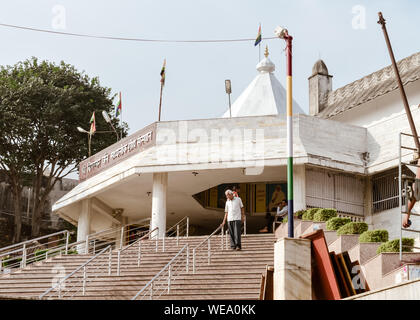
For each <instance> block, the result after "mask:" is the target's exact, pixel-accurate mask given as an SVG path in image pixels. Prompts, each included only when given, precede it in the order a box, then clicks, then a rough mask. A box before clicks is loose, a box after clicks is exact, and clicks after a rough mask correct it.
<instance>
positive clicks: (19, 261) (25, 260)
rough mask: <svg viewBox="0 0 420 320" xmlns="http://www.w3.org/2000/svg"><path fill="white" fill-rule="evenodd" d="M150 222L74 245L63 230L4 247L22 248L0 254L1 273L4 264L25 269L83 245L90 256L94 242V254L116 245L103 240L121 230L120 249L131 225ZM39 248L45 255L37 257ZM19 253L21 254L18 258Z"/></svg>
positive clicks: (104, 232)
mask: <svg viewBox="0 0 420 320" xmlns="http://www.w3.org/2000/svg"><path fill="white" fill-rule="evenodd" d="M149 220H150V218H143V219H140V220H137V221H135V222H131V223H127V224H125V225H123V226H122V227H114V228H108V229H105V230H101V231H98V232H95V233H92V234H89V235H88V236H87V238H86V239H85V240H81V241H76V242H72V243H69V236H70V232H69V231H68V230H63V231H59V232H55V233H52V234H49V235H45V236H42V237H38V238H35V239H31V240H26V241H23V242H21V243H17V244H13V245H10V246H7V247H4V248H2V249H0V252H2V251H5V250H7V249H11V248H15V247H19V246H22V247H21V248H18V249H15V250H12V251H6V252H3V253H1V254H0V272H1V271H2V270H3V264H5V263H7V268H9V269H11V270H12V269H15V268H24V267H26V265H27V264H29V263H32V262H38V261H42V260H44V259H48V258H49V257H52V256H54V255H58V254H60V255H61V254H67V253H68V252H69V251H72V250H74V249H75V248H76V247H79V246H83V245H84V249H85V250H84V253H85V254H88V253H89V248H90V243H91V242H93V248H94V250H93V253H94V254H95V251H96V250H97V249H99V248H103V247H104V246H106V245H108V244H114V243H115V244H116V242H117V240H116V239H112V240H109V239H107V240H105V241H102V240H103V238H106V237H109V238H113V237H112V236H115V235H116V234H117V233H119V232H120V230H121V237H120V239H119V240H121V243H120V247H122V242H123V241H124V239H125V237H124V236H125V234H124V230H125V229H126V228H127V227H128V226H130V225H133V224H139V223H142V222H145V221H149ZM149 226H150V224H143V225H141V226H139V227H137V228H135V229H131V230H130V231H133V230H136V229H140V228H147V227H149ZM60 234H65V235H66V237H65V238H63V239H57V240H53V241H49V242H46V243H42V244H36V245H33V246H27V244H31V243H33V242H35V241H38V240H42V239H45V238H49V237H53V236H56V235H60ZM64 240H65V243H64V244H62V245H61V244H58V245H56V246H53V247H49V248H48V245H50V244H51V243H57V242H61V241H64ZM97 241H102V243H101V244H100V246H99V247H96V242H97ZM41 246H42V247H41ZM45 246H46V247H45ZM43 247H44V248H43ZM37 248H41V249H45V250H46V252H45V254H42V255H35V250H36V249H37ZM78 249H79V248H77V251H79V250H78ZM30 250H33V252H32V253H30V254H27V252H28V251H30ZM17 253H21V254H20V255H18V256H16V254H17ZM79 253H80V252H79ZM13 255H15V256H13ZM9 256H11V257H9ZM4 257H9V258H6V259H4Z"/></svg>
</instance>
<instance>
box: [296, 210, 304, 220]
mask: <svg viewBox="0 0 420 320" xmlns="http://www.w3.org/2000/svg"><path fill="white" fill-rule="evenodd" d="M305 212H306V210H299V211H297V212H295V216H296V217H297V218H298V219H302V216H303V215H304V214H305Z"/></svg>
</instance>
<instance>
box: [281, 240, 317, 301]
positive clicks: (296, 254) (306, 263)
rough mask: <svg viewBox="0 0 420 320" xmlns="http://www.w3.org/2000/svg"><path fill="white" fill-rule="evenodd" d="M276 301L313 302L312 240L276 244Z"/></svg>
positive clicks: (282, 241) (286, 241) (287, 241)
mask: <svg viewBox="0 0 420 320" xmlns="http://www.w3.org/2000/svg"><path fill="white" fill-rule="evenodd" d="M273 280H274V286H273V287H274V300H312V277H311V240H309V239H295V238H293V239H291V238H282V239H280V240H278V241H277V242H276V243H275V244H274V279H273Z"/></svg>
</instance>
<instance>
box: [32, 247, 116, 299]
mask: <svg viewBox="0 0 420 320" xmlns="http://www.w3.org/2000/svg"><path fill="white" fill-rule="evenodd" d="M108 250H109V264H108V275H111V259H112V256H111V253H112V247H111V245H109V246H108V247H106V248H105V249H103V250H102V251H101V252H99V253H98V254H96V255H95V256H94V257H92V258H90V259H89V260H88V261H86V262H85V263H83V264H82V265H81V266H79V267H77V268H76V269H75V270H74V271H72V272H71V273H70V274H69V275H67V276H66V277H64V278H63V279H61V280H60V281H58V282H57V283H56V284H55V285H53V286H51V288H49V289H48V290H46V291H45V292H44V293H43V294H41V295H40V296H39V298H40V299H43V298H44V297H45V296H46V295H47V294H49V293H50V292H51V291H52V290H54V289H56V288H57V287H58V295H59V299H61V287H62V285H63V284H64V282H66V281H67V280H68V279H69V278H70V277H72V276H73V275H74V274H76V273H77V272H78V271H80V270H81V269H82V268H84V275H83V295H84V293H85V289H86V278H87V275H86V266H87V265H88V264H89V263H91V262H92V261H94V260H95V259H97V258H98V257H99V256H101V255H102V254H103V253H104V252H106V251H108Z"/></svg>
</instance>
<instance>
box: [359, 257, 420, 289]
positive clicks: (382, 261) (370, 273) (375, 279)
mask: <svg viewBox="0 0 420 320" xmlns="http://www.w3.org/2000/svg"><path fill="white" fill-rule="evenodd" d="M414 262H420V253H418V252H403V254H402V262H401V261H400V254H399V252H384V253H381V254H379V255H376V256H375V257H373V258H372V259H370V260H368V261H366V262H365V263H364V264H363V265H362V271H363V272H364V274H365V276H366V280H367V283H368V285H369V287H370V289H371V290H376V289H380V288H383V282H382V281H383V277H384V276H385V275H386V274H388V273H390V272H392V271H394V270H395V269H398V268H399V267H400V266H401V265H402V264H405V263H414Z"/></svg>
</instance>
